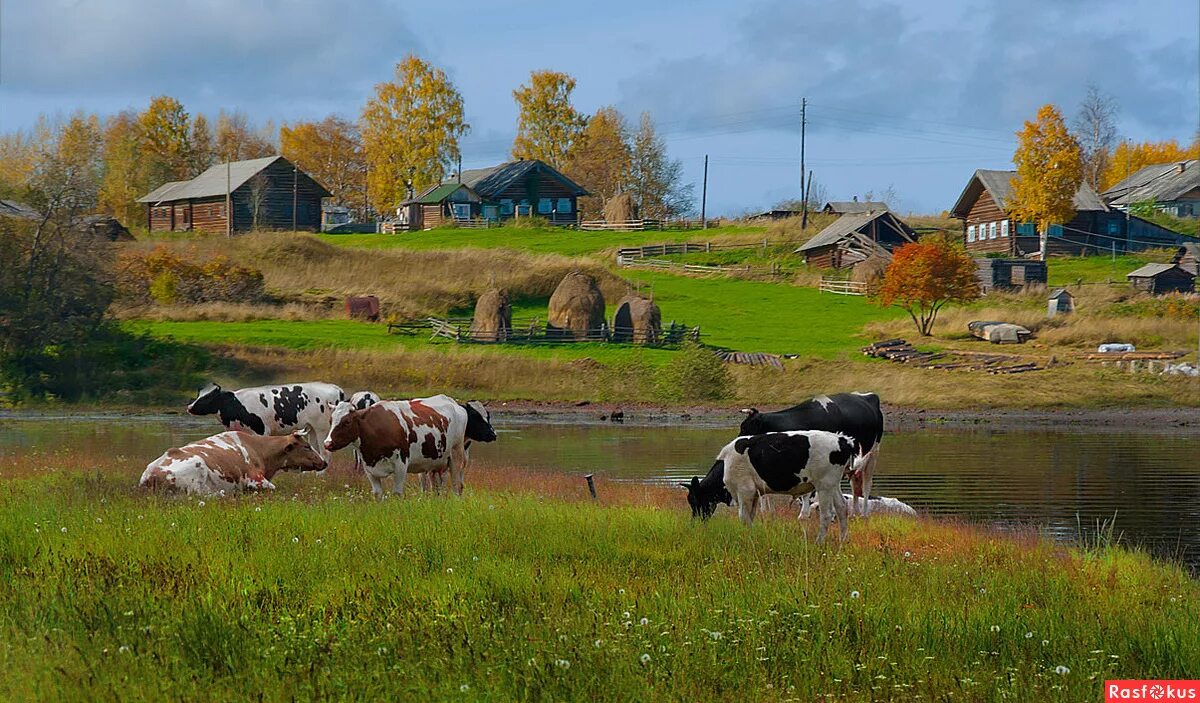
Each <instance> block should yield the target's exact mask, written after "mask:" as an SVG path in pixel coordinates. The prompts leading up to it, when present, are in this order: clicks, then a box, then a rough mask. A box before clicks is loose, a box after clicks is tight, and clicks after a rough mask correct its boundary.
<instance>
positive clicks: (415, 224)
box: [397, 182, 499, 230]
mask: <svg viewBox="0 0 1200 703" xmlns="http://www.w3.org/2000/svg"><path fill="white" fill-rule="evenodd" d="M498 212H499V208H498V206H497V205H495V204H494V203H488V204H487V205H486V212H485V204H484V202H483V198H481V197H479V194H478V193H476V192H475V191H474V190H472V189H471V187H470V186H468V185H465V184H463V183H457V182H451V183H438V184H436V185H432V186H429V187H428V188H426V189H425V190H423V191H421V192H420V193H418V194H417V195H416V196H415V197H413V198H410V199H408V200H405V201H404V202H402V203H400V207H399V209H398V210H397V215H398V216H399V224H400V225H402V226H404V227H405V228H407V229H410V230H420V229H433V228H434V227H441V226H443V225H447V224H454V223H460V222H468V221H470V220H475V219H480V218H482V219H487V220H497V219H499V215H498Z"/></svg>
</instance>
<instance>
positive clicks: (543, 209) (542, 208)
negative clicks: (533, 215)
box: [538, 198, 554, 215]
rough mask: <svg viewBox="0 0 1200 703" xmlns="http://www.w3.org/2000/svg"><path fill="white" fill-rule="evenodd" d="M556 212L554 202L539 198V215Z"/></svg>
mask: <svg viewBox="0 0 1200 703" xmlns="http://www.w3.org/2000/svg"><path fill="white" fill-rule="evenodd" d="M551 212H554V201H553V200H551V199H550V198H538V214H539V215H549V214H550V213H551Z"/></svg>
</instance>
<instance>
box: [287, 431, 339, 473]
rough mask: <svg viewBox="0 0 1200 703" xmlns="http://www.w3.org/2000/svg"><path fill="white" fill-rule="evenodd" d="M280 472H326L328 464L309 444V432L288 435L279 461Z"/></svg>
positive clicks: (296, 432)
mask: <svg viewBox="0 0 1200 703" xmlns="http://www.w3.org/2000/svg"><path fill="white" fill-rule="evenodd" d="M279 464H280V466H279V470H280V471H324V470H325V468H326V466H328V464H327V463H326V461H325V459H324V458H323V457H322V456H321V455H320V454H318V453H317V451H316V450H315V449H313V448H312V445H310V444H309V443H308V430H296V431H295V432H293V433H292V434H290V435H288V438H287V443H286V444H285V445H284V446H283V451H282V453H281V455H280V460H279Z"/></svg>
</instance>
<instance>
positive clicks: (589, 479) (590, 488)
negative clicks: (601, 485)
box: [584, 474, 600, 501]
mask: <svg viewBox="0 0 1200 703" xmlns="http://www.w3.org/2000/svg"><path fill="white" fill-rule="evenodd" d="M593 476H595V474H588V475H586V476H584V478H585V479H587V484H588V492H590V493H591V494H592V500H594V501H599V500H600V499H599V498H598V497H597V496H596V481H595V479H594V478H593Z"/></svg>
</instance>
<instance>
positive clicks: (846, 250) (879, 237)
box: [795, 206, 917, 268]
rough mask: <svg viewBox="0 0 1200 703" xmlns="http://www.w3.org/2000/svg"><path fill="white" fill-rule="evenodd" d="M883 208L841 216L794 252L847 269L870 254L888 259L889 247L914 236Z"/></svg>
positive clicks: (827, 265) (811, 260)
mask: <svg viewBox="0 0 1200 703" xmlns="http://www.w3.org/2000/svg"><path fill="white" fill-rule="evenodd" d="M884 208H885V209H883V210H879V211H874V212H864V213H858V214H852V215H842V216H841V217H839V218H837V219H836V220H834V221H833V222H832V223H830V225H829V226H828V227H826V228H825V229H823V230H821V231H820V232H818V233H817V234H816V236H814V237H813V238H812V239H810V240H808V241H807V242H805V243H804V245H803V246H801V247H800V248H799V249H797V250H796V252H795V253H797V254H802V255H804V263H806V264H808V265H810V266H816V267H818V268H848V267H851V266H854V265H855V264H858V263H860V262H862V261H866V260H867V259H870V258H874V257H884V258H886V259H890V258H891V256H892V250H893V249H895V248H896V247H898V246H900V245H902V244H908V243H909V242H914V241H916V239H917V236H916V234H915V233H914V232H913V230H912V228H911V227H909V226H908V225H906V224H905V223H904V222H903V221H901V220H900V218H898V217H896V216H895V215H893V214H892V213H891V212H888V210H887V209H886V206H884Z"/></svg>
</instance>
